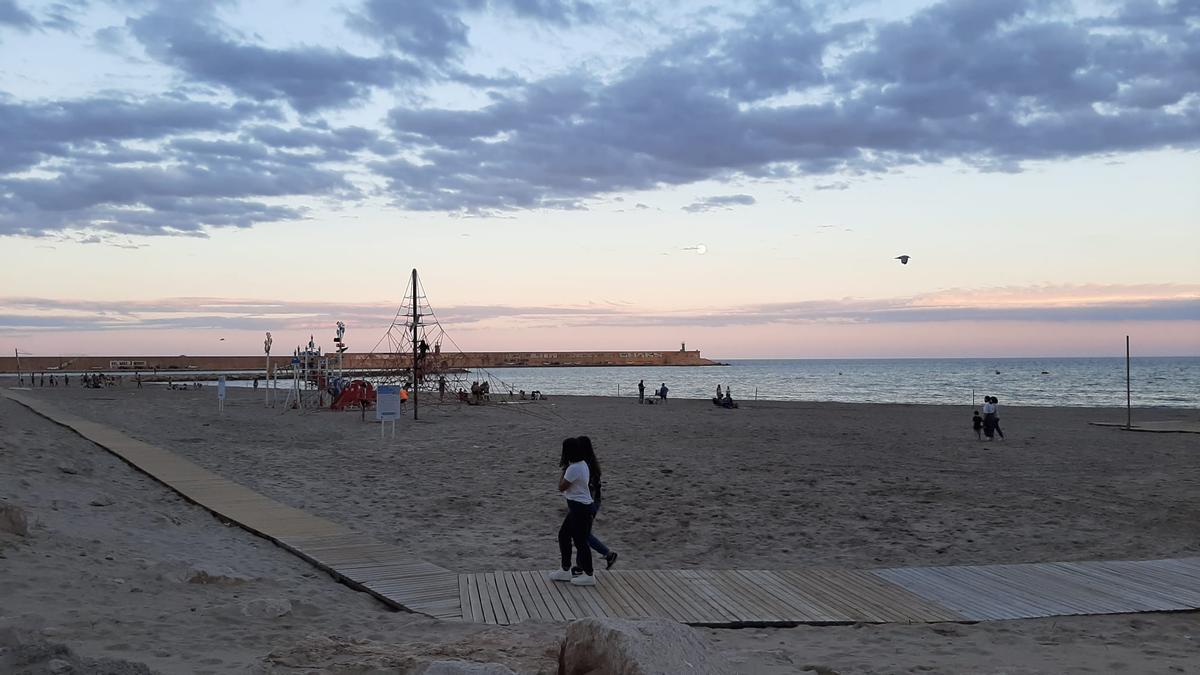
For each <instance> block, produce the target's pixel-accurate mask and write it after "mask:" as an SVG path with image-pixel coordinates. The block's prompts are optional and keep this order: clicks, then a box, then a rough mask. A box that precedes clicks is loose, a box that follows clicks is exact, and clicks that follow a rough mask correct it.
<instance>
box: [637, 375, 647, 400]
mask: <svg viewBox="0 0 1200 675" xmlns="http://www.w3.org/2000/svg"><path fill="white" fill-rule="evenodd" d="M645 402H646V381H645V380H638V403H645Z"/></svg>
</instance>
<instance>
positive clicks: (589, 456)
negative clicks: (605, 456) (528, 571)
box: [571, 436, 617, 573]
mask: <svg viewBox="0 0 1200 675" xmlns="http://www.w3.org/2000/svg"><path fill="white" fill-rule="evenodd" d="M578 441H579V442H580V444H582V445H583V453H584V460H583V461H585V462H587V465H588V473H589V476H588V478H589V480H588V491H589V492H591V495H592V530H591V532H590V533H589V534H588V546H590V547H591V548H592V550H593V551H595V552H596V553H599V554H600V555H602V556H604V569H606V570H608V569H612V566H613V565H615V564H617V552H616V551H613V550H612V549H610V548H609V547H607V546H605V545H604V542H602V541H600V538H599V537H597V536H596V532H595V525H596V523H595V519H596V515H597V514H599V513H600V502H601V485H600V460H598V459H596V450H595V448H593V447H592V439H590V438H588V437H587V436H580V437H579V438H578ZM571 571H572V573H574V572H575V571H576V570H574V569H572V570H571Z"/></svg>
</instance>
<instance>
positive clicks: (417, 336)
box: [367, 269, 514, 419]
mask: <svg viewBox="0 0 1200 675" xmlns="http://www.w3.org/2000/svg"><path fill="white" fill-rule="evenodd" d="M447 344H448V345H449V346H450V347H453V350H454V351H453V356H451V355H450V352H446V353H443V351H442V348H443V346H444V345H447ZM463 354H464V352H463V351H462V349H460V348H459V347H458V344H456V343H455V342H454V339H453V338H451V337H450V336H449V334H447V333H446V331H445V329H444V328H442V325H441V323H440V322H439V321H438V318H437V314H436V313H435V312H434V310H433V307H432V306H431V305H430V304H429V299H428V297H427V296H426V295H425V289H424V286H423V285H422V283H421V279H420V277H419V276H418V275H417V270H416V269H414V270H413V271H412V277H411V279H410V280H409V283H408V287H407V289H406V290H405V292H404V300H403V302H402V303H401V305H400V307H399V308H398V309H397V310H396V316H395V318H393V319H392V325H391V326H389V327H388V330H387V332H386V333H385V334H384V336H383V337H381V338H380V339H379V341H378V342H376V343H375V347H374V348H372V350H371V352H370V353H369V354H368V355H367V358H368V359H372V360H378V361H382V362H383V363H384V364H386V365H385V367H384V368H382V369H381V370H380V371H379V372H378V375H377V376H376V377H374V378H373V379H375V380H376V381H378V382H379V383H381V384H394V385H401V386H404V387H407V388H409V391H410V392H411V394H410V400H409V402H410V404H411V406H412V410H413V419H418V415H419V412H418V411H419V407H418V405H419V400H420V396H421V394H422V393H424V394H425V395H426V396H427V398H428V400H431V401H433V402H435V403H439V404H440V403H445V402H455V403H457V402H460V401H466V402H474V403H482V402H484V401H485V400H490V399H491V396H492V393H491V392H495V394H496V395H503V394H508V395H512V394H513V392H514V388H513V387H512V386H511V385H510V384H509V383H507V382H504V381H502V380H500V378H498V377H496V376H495V375H494V374H492V373H491V372H489V371H488V370H487V369H485V368H471V369H467V368H461V367H456V366H455V365H453V364H454V363H455V362H457V363H462V362H463V359H462V358H461V357H462V356H463ZM480 388H482V389H483V390H484V391H485V392H488V393H486V394H483V395H480V394H479V393H478V392H479V389H480ZM434 394H436V397H434V396H433V395H434Z"/></svg>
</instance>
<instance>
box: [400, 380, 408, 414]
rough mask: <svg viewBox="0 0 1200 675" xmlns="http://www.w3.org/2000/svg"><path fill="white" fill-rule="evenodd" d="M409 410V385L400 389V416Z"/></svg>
mask: <svg viewBox="0 0 1200 675" xmlns="http://www.w3.org/2000/svg"><path fill="white" fill-rule="evenodd" d="M407 409H408V385H407V384H406V385H404V386H403V387H402V388H401V389H400V414H401V415H403V414H404V413H405V411H406V410H407Z"/></svg>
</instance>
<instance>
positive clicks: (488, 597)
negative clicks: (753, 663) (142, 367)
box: [4, 391, 1200, 626]
mask: <svg viewBox="0 0 1200 675" xmlns="http://www.w3.org/2000/svg"><path fill="white" fill-rule="evenodd" d="M4 395H5V396H7V397H8V398H10V399H12V400H14V401H16V402H18V403H21V404H22V405H24V406H26V407H28V408H29V409H31V410H33V411H34V412H36V413H38V414H39V415H42V416H43V417H46V418H47V419H50V420H51V421H53V422H56V423H58V424H61V425H63V426H65V427H67V428H69V429H72V430H74V431H75V432H77V433H79V434H80V435H81V436H83V437H84V438H87V439H88V440H91V441H92V442H94V443H96V444H97V445H99V446H101V447H103V448H105V449H107V450H109V451H110V452H112V453H113V454H115V455H117V456H118V457H120V458H121V459H123V460H125V461H126V462H129V463H130V464H132V465H133V466H135V467H137V468H138V469H140V470H142V471H144V472H145V473H147V474H149V475H150V476H152V477H153V478H155V479H156V480H158V481H159V482H161V483H163V484H164V485H166V486H168V487H170V488H171V489H173V490H175V491H176V492H178V493H179V494H181V495H183V496H184V497H186V498H187V499H189V500H191V501H193V502H195V503H197V504H199V505H201V506H203V507H204V508H206V509H208V510H210V511H212V512H213V513H215V514H217V515H219V516H220V517H222V518H225V519H227V520H229V521H231V522H234V523H237V524H239V525H241V526H242V527H244V528H246V529H247V530H250V531H251V532H254V533H256V534H258V535H261V536H263V537H266V538H267V539H270V540H272V541H274V542H275V543H277V544H279V545H280V546H282V547H284V548H286V549H287V550H289V551H291V552H293V553H295V554H296V555H298V556H300V557H302V558H304V559H305V560H308V561H309V562H311V563H312V564H314V565H316V566H317V567H319V568H321V569H323V570H325V571H327V572H328V573H329V574H331V575H332V576H333V577H335V578H336V579H338V580H340V581H342V582H344V583H346V584H348V585H350V586H352V587H354V588H357V589H359V590H362V591H365V592H367V593H370V594H371V595H373V596H375V597H376V598H379V599H380V600H382V601H383V602H385V603H387V604H388V605H390V606H392V607H396V608H402V609H409V610H412V611H415V612H421V613H424V614H428V615H430V616H434V617H438V618H441V619H446V620H462V621H468V622H475V623H489V624H512V623H519V622H522V621H527V620H531V619H538V620H548V621H567V620H571V619H576V618H583V617H591V616H599V617H622V618H641V617H664V618H669V619H673V620H675V621H679V622H681V623H687V624H692V625H702V626H751V625H796V624H830V623H924V622H943V621H988V620H997V619H1022V618H1032V617H1047V616H1068V615H1077V614H1124V613H1130V612H1154V611H1178V610H1195V609H1200V557H1192V558H1178V559H1170V560H1145V561H1107V562H1058V563H1035V564H1020V565H973V566H954V567H914V568H895V569H882V570H842V569H802V570H625V569H622V570H620V571H612V572H598V575H597V580H598V583H597V585H596V586H593V587H578V586H572V585H571V584H565V583H560V582H559V583H556V582H553V581H550V580H549V579H548V578H547V573H548V572H547V571H544V570H539V571H498V572H482V573H469V574H457V573H455V572H452V571H450V570H447V569H445V568H442V567H438V566H437V565H433V564H431V563H428V562H424V561H422V560H419V559H416V558H414V557H412V556H411V555H409V554H408V553H407V552H406V551H405V550H404V549H403V548H401V547H399V546H395V545H391V544H383V543H379V542H375V541H372V540H371V539H370V538H369V537H367V536H366V535H363V534H360V533H357V532H353V531H350V530H349V529H347V528H344V527H342V526H341V525H338V524H337V523H334V522H332V521H330V520H326V519H324V518H318V517H316V516H313V515H310V514H307V513H305V512H303V511H301V510H299V509H296V508H293V507H290V506H286V505H284V504H281V503H279V502H276V501H274V500H272V499H268V498H267V497H264V496H262V495H260V494H258V493H257V492H254V491H253V490H250V489H249V488H247V487H245V486H242V485H240V484H238V483H235V482H233V481H231V480H228V479H226V478H223V477H221V476H219V475H217V474H215V473H212V472H211V471H208V470H207V469H204V468H203V467H200V466H199V465H197V464H195V463H193V462H190V461H188V460H186V459H183V458H182V457H179V456H178V455H175V454H174V453H171V452H168V451H166V450H163V449H161V448H158V447H155V446H152V445H150V444H148V443H144V442H142V441H139V440H136V439H134V438H131V437H129V436H127V435H125V434H123V433H121V432H118V431H116V430H114V429H112V428H110V427H107V426H104V425H101V424H97V423H95V422H90V421H88V420H85V419H82V418H80V417H77V416H75V415H72V414H70V413H67V412H64V411H62V410H59V409H57V408H55V407H54V406H53V405H50V404H48V403H46V402H45V401H42V400H40V399H38V398H35V397H32V396H28V395H24V394H22V393H20V392H14V391H6V392H4Z"/></svg>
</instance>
